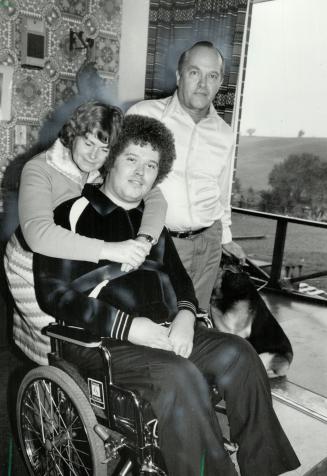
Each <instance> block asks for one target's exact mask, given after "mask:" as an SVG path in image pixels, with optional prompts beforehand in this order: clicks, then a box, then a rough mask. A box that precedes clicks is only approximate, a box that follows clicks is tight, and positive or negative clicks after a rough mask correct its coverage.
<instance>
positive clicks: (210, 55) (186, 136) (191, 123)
mask: <svg viewBox="0 0 327 476" xmlns="http://www.w3.org/2000/svg"><path fill="white" fill-rule="evenodd" d="M176 77H177V90H176V92H175V94H174V95H173V96H170V97H168V98H165V99H159V100H150V101H142V102H140V103H138V104H136V105H134V106H132V107H131V108H130V109H129V111H128V114H141V115H144V116H150V117H154V118H155V119H159V120H161V121H162V122H163V123H164V124H165V125H166V126H167V127H168V128H169V129H170V130H171V131H172V133H173V135H174V138H175V146H176V155H177V159H176V161H175V163H174V165H173V169H172V171H171V172H170V174H169V176H168V177H167V178H166V179H165V180H164V181H163V183H162V184H161V185H160V187H161V190H162V192H163V194H164V196H165V198H166V201H167V203H168V212H167V218H166V225H167V227H168V229H169V231H170V235H171V236H172V237H173V240H174V243H175V246H176V248H177V250H178V252H179V255H180V257H181V260H182V262H183V264H184V266H185V268H186V270H187V272H188V274H189V275H190V276H191V278H192V281H193V284H194V287H195V291H196V295H197V298H198V301H199V306H200V307H201V308H203V309H208V308H209V301H210V297H211V293H212V289H213V286H214V283H215V280H216V278H217V274H218V269H219V263H220V258H221V252H222V249H223V250H224V252H226V253H227V254H229V255H234V256H236V257H237V258H239V259H240V260H244V259H245V254H244V252H243V250H242V248H241V247H240V246H239V245H237V244H236V243H234V242H233V241H232V235H231V231H230V225H231V209H230V192H231V190H230V185H231V176H232V168H233V152H234V139H233V132H232V129H231V128H230V126H228V125H227V124H226V123H225V122H224V121H223V119H221V118H220V117H219V116H218V114H217V112H216V110H215V108H214V107H213V105H212V101H213V99H214V97H215V96H216V94H217V92H218V90H219V88H220V86H221V84H222V82H223V78H224V59H223V57H222V55H221V53H220V52H219V51H218V50H217V48H215V47H214V46H213V44H212V43H210V42H208V41H201V42H198V43H196V44H195V45H193V46H192V47H191V48H190V49H189V50H187V51H185V52H184V53H183V54H182V55H181V57H180V59H179V62H178V69H177V72H176Z"/></svg>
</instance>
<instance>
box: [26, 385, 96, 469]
mask: <svg viewBox="0 0 327 476" xmlns="http://www.w3.org/2000/svg"><path fill="white" fill-rule="evenodd" d="M21 428H22V437H23V440H24V444H25V451H26V454H27V457H28V460H29V462H30V464H31V467H32V468H33V471H34V472H35V474H37V475H40V476H41V475H42V476H44V475H47V476H88V475H90V476H91V475H92V474H93V469H92V468H93V462H92V456H91V454H92V453H91V448H90V443H89V439H88V435H87V432H86V429H85V426H84V423H83V421H82V419H81V417H80V415H79V413H78V411H77V409H76V407H75V405H74V404H73V402H72V401H71V399H70V398H69V396H68V395H67V394H66V392H65V391H64V390H63V389H62V388H61V387H60V386H59V385H57V384H56V383H55V382H53V381H51V380H47V379H40V380H35V381H34V382H32V383H31V384H30V385H29V386H28V387H27V388H26V390H25V392H24V394H23V398H22V404H21Z"/></svg>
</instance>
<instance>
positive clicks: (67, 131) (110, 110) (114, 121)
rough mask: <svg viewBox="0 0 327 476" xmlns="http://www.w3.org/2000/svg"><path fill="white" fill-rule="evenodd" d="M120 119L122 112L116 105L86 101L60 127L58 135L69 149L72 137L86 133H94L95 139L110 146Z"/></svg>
mask: <svg viewBox="0 0 327 476" xmlns="http://www.w3.org/2000/svg"><path fill="white" fill-rule="evenodd" d="M122 121H123V113H122V111H121V110H120V109H119V108H118V107H114V106H109V105H107V104H103V103H101V102H98V101H88V102H86V103H84V104H81V105H80V106H79V107H77V108H76V109H75V111H74V112H73V114H72V115H71V117H70V118H69V119H68V120H67V121H66V122H65V124H64V125H63V127H62V128H61V130H60V132H59V134H58V137H59V139H60V140H61V142H62V144H63V145H64V146H65V147H67V148H69V149H70V150H72V145H73V142H74V139H75V138H76V137H78V136H85V135H86V134H87V133H95V135H96V137H97V139H99V140H100V141H101V142H103V143H104V144H106V145H108V146H112V144H114V143H115V141H116V140H117V136H118V134H119V131H120V127H121V124H122Z"/></svg>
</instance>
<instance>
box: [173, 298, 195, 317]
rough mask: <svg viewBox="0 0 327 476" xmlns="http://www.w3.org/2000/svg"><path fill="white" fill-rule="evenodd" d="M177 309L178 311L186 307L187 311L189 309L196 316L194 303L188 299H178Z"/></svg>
mask: <svg viewBox="0 0 327 476" xmlns="http://www.w3.org/2000/svg"><path fill="white" fill-rule="evenodd" d="M177 309H178V310H179V311H180V310H181V309H187V310H188V311H191V312H192V314H194V316H195V317H196V307H195V305H194V304H193V303H192V302H190V301H178V302H177Z"/></svg>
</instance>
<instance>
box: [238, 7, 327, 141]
mask: <svg viewBox="0 0 327 476" xmlns="http://www.w3.org/2000/svg"><path fill="white" fill-rule="evenodd" d="M326 19H327V0H272V1H266V2H263V3H257V4H255V5H254V6H253V15H252V24H251V33H250V45H249V50H248V64H247V71H246V80H245V88H244V98H243V111H242V119H241V132H242V134H246V130H247V129H248V128H255V129H256V132H255V135H257V136H283V137H295V136H297V134H298V132H299V130H301V129H302V130H303V131H304V132H305V135H304V137H327V54H326V53H327V51H326V50H327V27H326Z"/></svg>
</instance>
